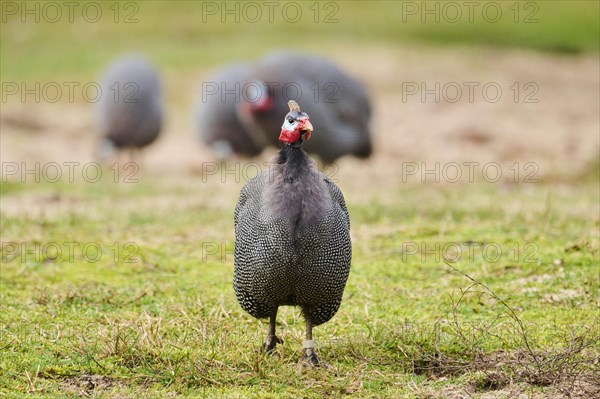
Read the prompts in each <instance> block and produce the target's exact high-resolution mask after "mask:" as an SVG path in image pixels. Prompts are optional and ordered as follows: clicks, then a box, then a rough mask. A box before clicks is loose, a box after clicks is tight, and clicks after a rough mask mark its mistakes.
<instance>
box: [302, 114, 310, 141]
mask: <svg viewBox="0 0 600 399" xmlns="http://www.w3.org/2000/svg"><path fill="white" fill-rule="evenodd" d="M300 130H302V131H304V132H306V133H307V135H308V136H309V135H310V133H311V132H312V131H313V127H312V123H310V121H309V120H308V118H302V119H300ZM307 138H308V137H307Z"/></svg>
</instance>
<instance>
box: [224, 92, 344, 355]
mask: <svg viewBox="0 0 600 399" xmlns="http://www.w3.org/2000/svg"><path fill="white" fill-rule="evenodd" d="M289 108H290V112H289V113H288V114H287V115H286V116H285V119H284V122H283V126H282V127H281V134H280V136H279V140H280V141H281V142H282V143H283V148H281V150H280V151H279V155H278V158H277V160H276V164H275V166H274V167H273V168H271V169H270V170H267V171H264V172H263V173H261V174H259V175H258V176H257V177H255V178H254V179H252V180H251V181H249V182H248V183H247V184H246V185H245V186H244V188H243V189H242V191H241V194H240V198H239V201H238V203H237V206H236V208H235V215H234V223H235V250H234V258H235V262H234V263H235V269H234V278H233V286H234V290H235V293H236V297H237V300H238V302H239V303H240V305H241V307H242V308H243V309H244V310H245V311H247V312H248V313H250V314H251V315H252V316H254V317H256V318H267V317H268V318H269V319H270V325H269V333H268V334H267V337H266V340H265V350H266V351H271V350H273V349H274V348H275V346H276V344H277V343H280V342H281V340H280V339H279V338H277V336H276V335H275V323H276V317H277V309H278V308H279V306H283V305H296V306H300V307H301V308H302V312H303V315H304V318H305V320H306V340H305V341H304V343H303V354H304V358H305V359H307V360H308V361H309V362H310V363H311V364H312V365H316V364H318V362H319V360H318V358H317V355H316V352H315V349H314V341H313V340H312V329H313V326H317V325H319V324H322V323H325V322H326V321H328V320H329V319H331V318H332V317H333V316H334V315H335V313H336V312H337V310H338V308H339V306H340V303H341V301H342V294H343V292H344V287H345V285H346V280H347V279H348V274H349V272H350V259H351V257H352V248H351V242H350V219H349V216H348V211H347V210H346V204H345V202H344V197H343V195H342V192H341V191H340V189H339V188H338V187H337V186H336V185H335V184H334V183H333V182H331V181H330V180H329V179H327V177H325V175H323V174H322V173H320V172H319V171H317V170H315V168H314V167H313V165H312V162H311V160H310V158H309V157H308V155H307V154H306V153H305V152H304V151H303V150H302V148H301V145H302V142H303V140H308V139H309V138H310V136H311V132H312V124H311V123H310V121H309V118H308V115H307V114H306V113H305V112H301V111H300V107H299V106H298V104H297V103H296V102H294V101H290V102H289ZM323 134H328V133H323Z"/></svg>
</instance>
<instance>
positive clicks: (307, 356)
mask: <svg viewBox="0 0 600 399" xmlns="http://www.w3.org/2000/svg"><path fill="white" fill-rule="evenodd" d="M304 318H305V320H306V340H305V341H304V342H302V355H303V357H304V360H306V361H307V362H308V364H310V365H311V366H317V365H318V364H319V358H318V357H317V352H316V351H315V341H313V338H312V329H313V323H312V319H311V317H310V314H309V312H304Z"/></svg>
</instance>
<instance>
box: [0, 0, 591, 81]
mask: <svg viewBox="0 0 600 399" xmlns="http://www.w3.org/2000/svg"><path fill="white" fill-rule="evenodd" d="M11 3H14V2H11ZM209 3H210V2H209ZM213 3H215V2H213ZM447 3H448V2H444V1H441V2H430V3H429V5H428V6H427V7H429V8H428V9H432V8H433V7H437V9H438V10H439V11H438V12H436V13H435V14H425V11H426V10H425V7H426V6H425V5H424V4H425V3H424V2H420V1H417V2H395V1H372V2H369V3H368V5H365V4H363V3H361V2H357V1H346V2H338V3H336V2H321V3H319V7H318V9H319V13H318V15H316V8H314V3H313V2H300V5H301V7H300V8H301V12H302V14H301V17H300V19H299V21H298V22H296V23H290V22H288V20H290V18H293V16H294V14H292V11H291V10H290V11H288V12H289V15H288V14H285V15H284V13H283V10H284V7H285V4H287V3H286V2H283V3H280V5H279V6H278V8H276V9H275V10H274V12H273V22H270V20H269V12H268V9H266V8H263V9H261V11H260V12H261V16H262V17H261V18H258V19H257V21H256V22H252V21H253V19H251V18H253V17H252V15H254V14H252V15H250V14H249V12H250V11H247V14H243V12H244V11H243V8H242V7H243V3H239V2H238V3H237V4H238V5H237V6H238V7H239V10H240V21H239V23H235V15H230V16H227V15H224V16H221V14H220V13H219V12H217V14H215V15H213V14H211V13H209V12H208V11H207V10H205V9H203V6H202V3H201V2H194V1H178V2H176V3H175V4H174V3H173V2H166V1H151V2H124V3H120V8H119V10H120V11H119V14H118V16H117V21H118V22H117V23H115V22H114V19H115V9H114V3H104V6H103V7H102V9H101V10H102V14H101V17H100V18H99V21H98V22H94V23H92V22H88V21H86V19H85V18H84V13H83V10H84V9H85V4H86V2H81V3H80V4H81V6H80V7H78V8H77V12H74V14H73V22H69V19H68V9H66V8H64V9H63V11H62V15H63V17H62V18H60V19H58V21H57V22H49V20H48V18H44V15H45V14H44V11H43V10H44V8H43V5H40V6H39V7H40V8H39V9H40V11H39V12H38V15H39V18H40V22H38V23H36V22H35V19H34V18H35V16H36V14H35V13H34V14H31V15H30V14H26V15H22V13H21V11H22V10H24V9H25V6H19V7H18V8H17V10H18V11H17V13H16V14H14V15H13V14H7V15H5V16H3V18H5V19H6V22H4V19H3V22H2V35H1V39H0V45H1V49H2V55H3V56H2V63H1V73H2V80H3V81H22V80H25V81H36V80H37V79H43V80H44V81H45V80H46V79H60V80H65V81H69V80H68V79H78V80H77V81H80V80H79V79H95V78H97V74H98V71H99V67H100V66H102V65H105V64H106V63H107V62H108V61H109V60H110V59H111V58H112V57H114V56H115V55H117V54H119V53H121V52H127V51H140V52H143V53H145V54H148V55H149V56H150V57H151V58H153V59H155V60H156V61H157V62H158V63H159V64H160V65H161V67H169V68H173V69H175V70H179V71H181V70H182V69H188V70H196V69H197V68H205V67H213V66H215V65H218V64H219V63H222V62H230V61H233V60H238V59H249V58H250V59H252V58H256V57H258V56H259V55H261V54H262V53H265V52H267V51H269V50H272V49H274V48H288V49H295V50H309V51H317V52H321V53H327V52H328V50H329V49H331V48H332V47H335V46H338V45H340V44H344V45H349V44H352V43H355V42H357V41H358V42H364V41H366V42H374V41H377V42H378V43H380V44H386V45H394V44H397V43H406V42H409V43H410V42H414V41H416V42H417V43H418V42H421V43H433V44H438V45H447V44H464V45H491V46H504V47H520V48H530V49H537V50H544V51H560V52H568V53H574V52H575V53H576V52H582V51H598V49H599V46H600V39H599V32H600V23H599V13H600V5H599V3H598V2H597V1H531V2H519V3H516V2H512V1H502V2H491V3H493V4H498V5H499V6H500V11H499V12H500V14H495V11H494V10H495V9H494V8H489V5H488V4H489V3H490V2H489V1H485V2H479V3H477V7H475V8H473V10H472V16H471V14H470V12H469V8H468V7H467V6H464V5H463V6H461V7H460V13H461V14H460V15H461V17H460V18H457V19H456V20H455V17H454V15H455V11H454V10H453V9H452V8H447ZM450 3H454V4H459V5H462V4H463V3H464V2H450ZM515 3H516V4H517V5H518V7H515ZM18 4H21V3H18ZM42 4H43V3H42ZM128 4H137V8H133V7H132V6H128ZM216 4H218V5H219V7H221V6H220V4H223V3H221V2H216ZM259 4H262V3H260V2H259ZM111 5H112V7H113V8H109V7H111ZM234 6H235V5H234V4H229V5H228V7H230V8H231V7H234ZM413 6H414V7H416V9H414V8H411V7H413ZM29 7H30V8H31V7H32V6H29ZM311 7H313V8H311ZM517 9H518V12H517ZM219 10H220V8H219ZM484 10H487V11H484ZM90 12H91V11H90ZM46 13H47V14H48V15H49V18H52V16H53V15H54V14H50V11H46ZM131 13H133V14H131ZM129 15H131V20H132V21H133V22H132V23H125V22H124V21H125V20H126V18H127V16H129ZM242 15H248V19H244V18H243V17H242ZM496 15H498V17H496ZM85 16H87V14H85ZM22 18H25V23H23V22H22ZM88 18H89V17H88ZM286 18H287V20H286ZM315 18H316V19H315ZM436 18H437V19H436ZM223 20H224V21H225V23H224V22H222V21H223ZM315 20H316V21H317V22H315ZM50 21H51V19H50ZM423 21H424V22H423ZM515 21H516V22H515Z"/></svg>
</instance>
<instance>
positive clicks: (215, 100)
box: [196, 64, 266, 160]
mask: <svg viewBox="0 0 600 399" xmlns="http://www.w3.org/2000/svg"><path fill="white" fill-rule="evenodd" d="M249 70H250V65H248V64H233V65H228V66H225V67H222V68H220V69H218V70H217V71H215V72H214V73H213V75H212V76H211V77H210V78H209V79H207V80H206V81H205V82H203V84H202V90H201V93H200V99H199V102H198V105H197V107H196V108H197V110H198V111H197V113H196V126H197V128H198V133H199V136H200V139H201V140H202V141H203V142H204V143H205V144H206V145H208V146H209V147H210V148H211V149H212V150H213V152H214V153H215V155H216V156H217V157H218V158H219V159H221V160H224V159H227V158H230V157H231V156H232V155H233V154H237V155H243V156H249V157H252V156H256V155H258V154H260V153H261V151H262V150H263V148H264V147H265V145H266V143H265V142H264V140H263V138H262V136H257V135H256V134H252V133H253V132H252V131H251V130H248V129H247V128H246V125H245V119H246V118H245V114H247V113H248V112H250V108H253V109H259V108H260V106H261V104H255V103H250V102H247V101H245V96H246V93H245V92H243V88H244V87H252V85H250V86H247V83H246V82H247V79H248V76H249ZM243 95H244V97H243Z"/></svg>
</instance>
